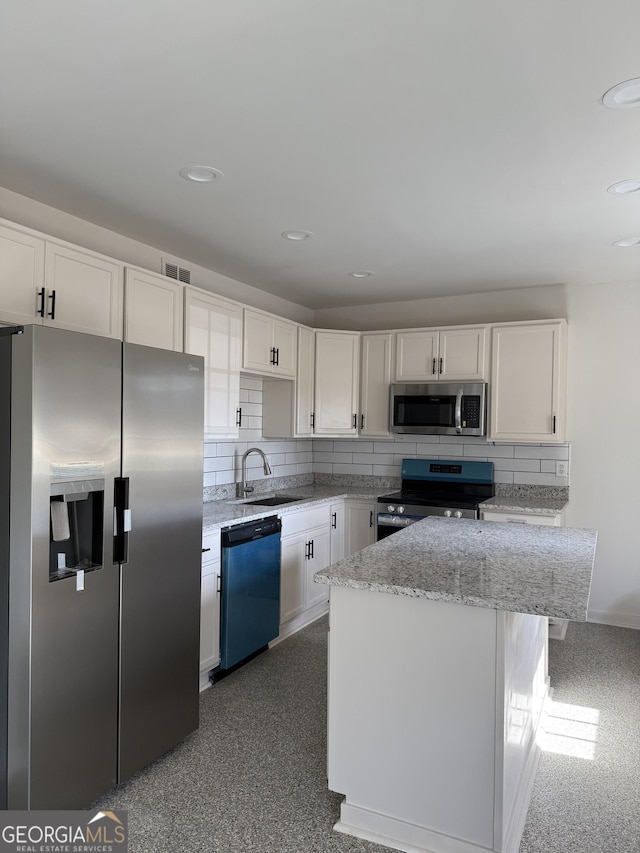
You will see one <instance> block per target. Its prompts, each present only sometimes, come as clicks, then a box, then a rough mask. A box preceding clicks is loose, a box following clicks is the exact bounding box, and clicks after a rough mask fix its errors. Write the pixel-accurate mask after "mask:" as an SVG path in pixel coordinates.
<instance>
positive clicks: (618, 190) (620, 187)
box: [607, 179, 640, 195]
mask: <svg viewBox="0 0 640 853" xmlns="http://www.w3.org/2000/svg"><path fill="white" fill-rule="evenodd" d="M639 191H640V181H638V180H635V179H633V180H630V181H618V183H617V184H611V186H610V187H607V192H608V193H613V194H614V195H629V193H637V192H639Z"/></svg>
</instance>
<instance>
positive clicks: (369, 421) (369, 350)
mask: <svg viewBox="0 0 640 853" xmlns="http://www.w3.org/2000/svg"><path fill="white" fill-rule="evenodd" d="M392 340H393V335H392V334H391V333H390V332H376V333H372V334H363V335H362V347H361V355H362V360H361V368H360V417H359V422H358V429H359V431H360V435H363V436H366V435H369V436H386V435H389V385H390V383H391V357H392Z"/></svg>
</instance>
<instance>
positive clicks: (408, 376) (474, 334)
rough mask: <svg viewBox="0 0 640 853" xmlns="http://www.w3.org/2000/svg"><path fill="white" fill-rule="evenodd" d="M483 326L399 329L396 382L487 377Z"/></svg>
mask: <svg viewBox="0 0 640 853" xmlns="http://www.w3.org/2000/svg"><path fill="white" fill-rule="evenodd" d="M486 335H487V330H486V327H484V326H479V327H475V326H473V327H472V326H465V327H460V328H443V329H416V330H414V331H406V332H398V334H397V340H396V381H398V382H439V381H445V382H447V381H451V382H454V381H455V382H457V381H458V380H461V379H462V380H468V381H481V380H484V379H485V378H486V349H487V347H486Z"/></svg>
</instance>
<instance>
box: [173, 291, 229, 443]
mask: <svg viewBox="0 0 640 853" xmlns="http://www.w3.org/2000/svg"><path fill="white" fill-rule="evenodd" d="M184 349H185V352H190V353H193V354H194V355H201V356H204V369H205V383H204V388H205V390H204V408H205V412H204V433H205V438H212V439H221V438H237V437H238V427H239V414H240V364H241V358H242V308H241V306H240V305H238V304H237V303H236V302H231V301H229V300H227V299H223V298H222V297H221V296H214V295H213V294H212V293H207V292H206V291H204V290H199V289H198V288H195V287H190V286H188V287H185V333H184Z"/></svg>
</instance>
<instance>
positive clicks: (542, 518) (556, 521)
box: [482, 512, 562, 527]
mask: <svg viewBox="0 0 640 853" xmlns="http://www.w3.org/2000/svg"><path fill="white" fill-rule="evenodd" d="M482 519H483V521H507V522H510V523H511V524H546V525H549V526H550V527H559V526H561V524H562V516H561V515H559V514H558V515H534V514H533V513H523V512H483V513H482Z"/></svg>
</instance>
